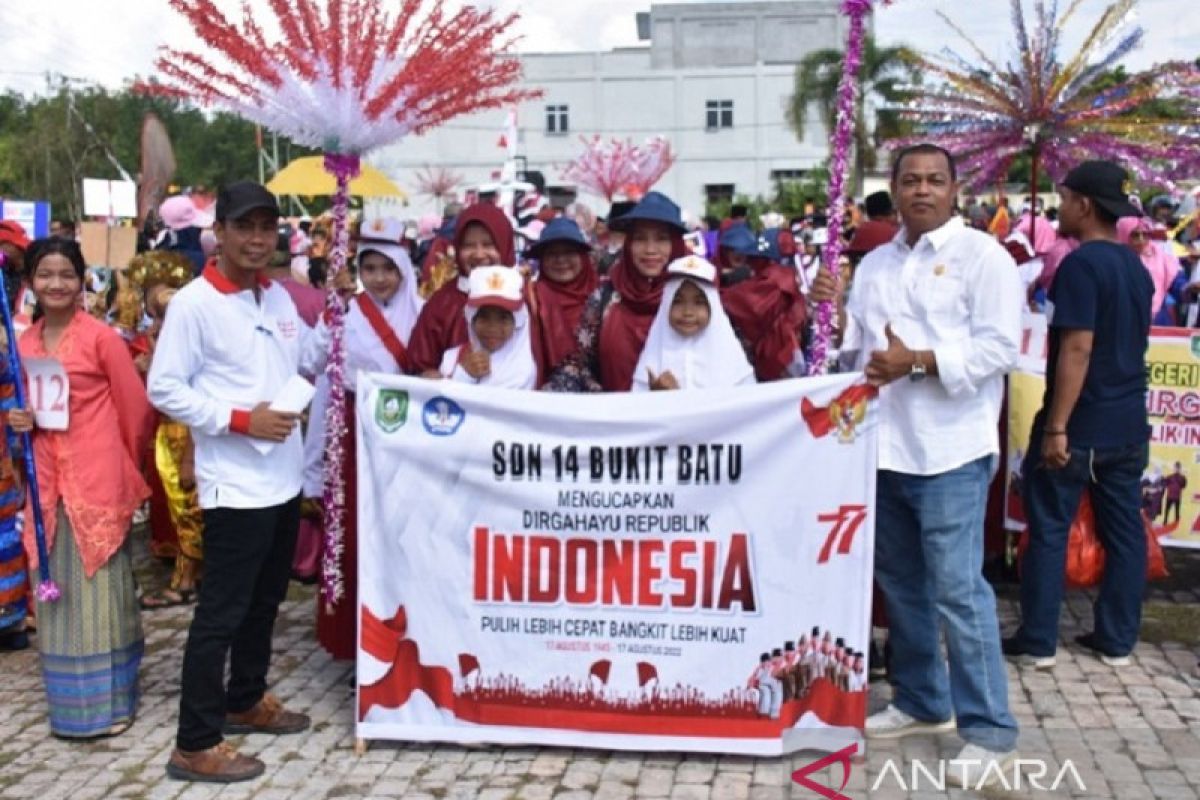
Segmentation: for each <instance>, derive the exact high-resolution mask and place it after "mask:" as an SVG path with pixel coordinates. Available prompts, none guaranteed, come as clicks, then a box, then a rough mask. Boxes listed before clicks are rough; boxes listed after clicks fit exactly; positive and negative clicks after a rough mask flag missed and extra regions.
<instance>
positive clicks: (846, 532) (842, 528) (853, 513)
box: [817, 505, 867, 564]
mask: <svg viewBox="0 0 1200 800" xmlns="http://www.w3.org/2000/svg"><path fill="white" fill-rule="evenodd" d="M866 518H867V507H866V506H864V505H843V506H839V507H838V510H837V511H834V512H832V513H829V514H819V515H818V516H817V521H818V522H825V523H830V524H831V525H832V527H831V529H830V531H829V535H828V536H826V537H825V544H824V545H823V546H822V547H821V552H820V554H818V555H817V563H818V564H824V563H825V562H826V561H828V560H829V557H830V556H831V555H832V554H833V553H832V551H833V545H834V543H836V544H837V552H838V555H842V556H844V555H848V554H849V553H850V547H851V546H852V545H853V544H854V534H856V533H858V529H859V528H861V527H862V524H863V521H864V520H866Z"/></svg>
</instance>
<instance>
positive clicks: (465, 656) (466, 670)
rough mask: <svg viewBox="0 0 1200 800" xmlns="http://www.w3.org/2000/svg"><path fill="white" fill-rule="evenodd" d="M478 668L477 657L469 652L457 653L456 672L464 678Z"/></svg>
mask: <svg viewBox="0 0 1200 800" xmlns="http://www.w3.org/2000/svg"><path fill="white" fill-rule="evenodd" d="M478 669H479V659H478V658H476V657H475V656H473V655H471V654H470V653H459V654H458V672H459V674H460V675H462V676H463V677H464V678H465V677H467V676H468V675H470V674H471V673H472V672H475V671H476V670H478Z"/></svg>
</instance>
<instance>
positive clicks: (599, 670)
mask: <svg viewBox="0 0 1200 800" xmlns="http://www.w3.org/2000/svg"><path fill="white" fill-rule="evenodd" d="M611 669H612V662H611V661H609V660H608V659H607V658H602V659H600V660H599V661H597V662H596V663H594V664H592V668H591V669H589V670H588V674H589V675H593V676H595V677H596V678H599V679H600V682H601V683H603V684H604V685H605V686H607V685H608V673H609V670H611Z"/></svg>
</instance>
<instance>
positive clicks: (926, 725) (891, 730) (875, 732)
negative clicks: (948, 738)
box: [864, 705, 955, 739]
mask: <svg viewBox="0 0 1200 800" xmlns="http://www.w3.org/2000/svg"><path fill="white" fill-rule="evenodd" d="M954 727H955V723H954V717H951V718H950V719H948V720H944V721H942V722H924V721H922V720H919V719H917V718H916V717H914V716H912V715H911V714H906V713H904V712H903V711H901V710H900V709H898V708H896V707H895V706H892V705H889V706H888V707H887V708H885V709H884V710H883V711H879V712H877V713H875V714H872V715H871V716H869V717H867V725H866V727H865V728H864V732H865V733H866V735H867V738H868V739H899V738H900V737H901V736H908V735H909V734H913V733H940V732H942V731H952V730H954Z"/></svg>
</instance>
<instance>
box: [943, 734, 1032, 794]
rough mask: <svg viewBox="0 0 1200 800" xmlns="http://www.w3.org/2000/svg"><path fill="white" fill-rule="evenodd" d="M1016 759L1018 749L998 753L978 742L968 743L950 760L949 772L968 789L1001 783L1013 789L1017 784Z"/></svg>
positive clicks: (957, 782) (959, 783)
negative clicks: (1014, 766) (981, 745)
mask: <svg viewBox="0 0 1200 800" xmlns="http://www.w3.org/2000/svg"><path fill="white" fill-rule="evenodd" d="M1016 761H1017V751H1016V750H1008V751H1005V752H1003V753H998V752H996V751H995V750H988V749H987V748H986V747H980V746H979V745H977V744H967V745H966V746H964V747H963V749H962V750H960V751H958V755H957V756H955V757H954V760H953V761H951V762H950V764H949V766H948V767H947V772H948V773H949V774H950V777H951V779H952V780H954V782H955V783H956V784H958V785H959V786H961V787H962V788H964V789H967V790H975V791H978V790H980V789H987V788H991V787H993V786H997V785H999V786H1002V787H1003V788H1004V789H1005V790H1008V791H1011V790H1012V789H1013V788H1014V787H1015V785H1016V780H1015V778H1016V774H1015V772H1014V771H1013V765H1014V764H1015V763H1016Z"/></svg>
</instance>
